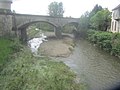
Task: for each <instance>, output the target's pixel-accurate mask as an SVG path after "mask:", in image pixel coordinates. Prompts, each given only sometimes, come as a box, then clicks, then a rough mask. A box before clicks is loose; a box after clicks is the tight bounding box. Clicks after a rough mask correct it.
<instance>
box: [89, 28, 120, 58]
mask: <svg viewBox="0 0 120 90" xmlns="http://www.w3.org/2000/svg"><path fill="white" fill-rule="evenodd" d="M87 38H88V40H89V41H90V42H92V43H94V44H96V45H98V46H99V47H100V48H102V49H103V50H105V51H107V52H110V53H111V54H112V55H115V56H120V33H111V32H103V31H96V30H88V32H87Z"/></svg>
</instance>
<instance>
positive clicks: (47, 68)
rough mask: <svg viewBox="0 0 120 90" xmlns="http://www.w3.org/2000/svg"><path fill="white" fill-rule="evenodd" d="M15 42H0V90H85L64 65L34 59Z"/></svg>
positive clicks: (27, 49)
mask: <svg viewBox="0 0 120 90" xmlns="http://www.w3.org/2000/svg"><path fill="white" fill-rule="evenodd" d="M15 41H16V40H15ZM15 41H14V40H8V39H0V50H1V52H0V60H1V61H0V64H1V67H2V68H1V70H0V90H85V85H84V84H82V83H77V82H76V81H75V79H76V75H75V73H74V72H73V71H71V70H70V68H69V67H68V66H66V65H65V64H64V63H63V62H59V61H55V60H53V59H50V58H49V57H41V58H40V57H34V56H33V55H32V53H30V50H29V48H28V47H26V46H23V45H18V42H17V41H16V42H15ZM19 44H20V43H19ZM18 46H19V47H18ZM20 46H22V47H20ZM10 56H11V57H10ZM3 64H4V65H3Z"/></svg>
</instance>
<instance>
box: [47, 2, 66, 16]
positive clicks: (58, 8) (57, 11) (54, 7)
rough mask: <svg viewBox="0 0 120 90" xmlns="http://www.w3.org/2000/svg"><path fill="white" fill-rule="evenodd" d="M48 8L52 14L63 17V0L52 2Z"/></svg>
mask: <svg viewBox="0 0 120 90" xmlns="http://www.w3.org/2000/svg"><path fill="white" fill-rule="evenodd" d="M48 10H49V15H50V16H56V17H63V13H64V10H63V3H62V2H60V3H58V2H52V3H50V5H49V6H48Z"/></svg>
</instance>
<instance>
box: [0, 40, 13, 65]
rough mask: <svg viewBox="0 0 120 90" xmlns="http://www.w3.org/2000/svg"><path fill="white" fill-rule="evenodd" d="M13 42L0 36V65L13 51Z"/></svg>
mask: <svg viewBox="0 0 120 90" xmlns="http://www.w3.org/2000/svg"><path fill="white" fill-rule="evenodd" d="M12 44H13V42H12V41H11V40H8V39H3V38H0V66H1V65H2V64H3V63H4V62H5V61H6V60H7V59H8V58H9V56H10V55H11V54H12V53H13V49H12V48H11V46H12Z"/></svg>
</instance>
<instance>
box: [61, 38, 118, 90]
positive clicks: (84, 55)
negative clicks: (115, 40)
mask: <svg viewBox="0 0 120 90" xmlns="http://www.w3.org/2000/svg"><path fill="white" fill-rule="evenodd" d="M59 59H61V60H62V61H64V62H65V64H67V65H68V66H69V67H71V69H73V70H74V71H75V72H76V74H77V76H78V77H79V78H80V82H85V83H87V84H88V88H89V89H88V90H110V89H108V88H111V87H113V86H116V85H120V83H119V82H120V59H118V58H116V57H113V56H111V55H109V54H108V53H106V52H104V51H102V50H100V49H98V48H97V47H95V46H93V45H92V44H91V43H89V42H88V41H85V40H78V41H77V42H76V47H75V49H74V51H73V53H72V54H71V55H70V56H69V57H67V58H59Z"/></svg>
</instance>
